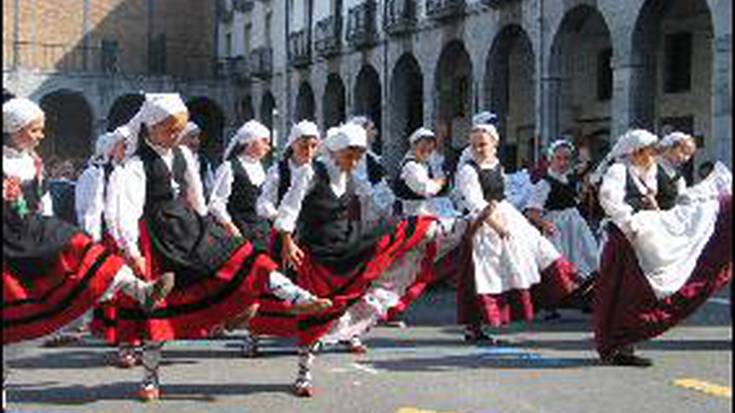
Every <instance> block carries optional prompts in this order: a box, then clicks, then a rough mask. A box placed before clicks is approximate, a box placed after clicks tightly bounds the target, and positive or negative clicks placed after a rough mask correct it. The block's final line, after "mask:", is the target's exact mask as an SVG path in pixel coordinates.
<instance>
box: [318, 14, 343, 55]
mask: <svg viewBox="0 0 735 413" xmlns="http://www.w3.org/2000/svg"><path fill="white" fill-rule="evenodd" d="M341 46H342V18H341V16H334V15H332V16H329V17H327V18H324V19H321V20H319V21H318V22H317V23H316V27H315V28H314V51H315V52H316V54H318V55H319V56H324V57H328V56H333V55H335V54H337V53H339V49H340V47H341Z"/></svg>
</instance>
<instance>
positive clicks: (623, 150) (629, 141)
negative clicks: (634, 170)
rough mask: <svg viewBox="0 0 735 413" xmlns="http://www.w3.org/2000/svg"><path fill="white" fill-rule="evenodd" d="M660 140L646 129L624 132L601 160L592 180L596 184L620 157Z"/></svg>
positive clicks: (591, 176)
mask: <svg viewBox="0 0 735 413" xmlns="http://www.w3.org/2000/svg"><path fill="white" fill-rule="evenodd" d="M656 142H658V137H657V136H656V135H654V134H653V133H651V132H649V131H647V130H645V129H631V130H629V131H627V132H625V133H624V134H622V135H621V136H620V137H619V138H618V140H617V142H615V146H613V148H612V149H611V150H610V152H608V154H607V155H605V158H603V159H602V161H600V164H599V165H597V168H595V171H594V172H593V173H592V174H591V175H590V182H592V183H593V184H596V183H598V182H600V181H601V180H602V177H603V176H604V175H605V172H607V169H608V168H610V166H611V165H612V164H613V163H614V162H615V161H616V160H618V159H622V158H624V157H626V156H628V155H630V154H632V153H633V152H635V151H637V150H638V149H641V148H645V147H646V146H651V145H653V144H655V143H656Z"/></svg>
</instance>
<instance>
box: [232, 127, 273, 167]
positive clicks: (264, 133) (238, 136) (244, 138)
mask: <svg viewBox="0 0 735 413" xmlns="http://www.w3.org/2000/svg"><path fill="white" fill-rule="evenodd" d="M270 137H271V131H270V130H269V129H268V128H267V127H266V126H265V125H263V124H262V123H260V122H258V121H257V120H255V119H253V120H249V121H247V122H245V124H244V125H242V126H240V129H238V130H237V132H235V136H233V137H232V138H230V143H229V144H228V145H227V149H225V154H224V158H225V160H227V159H229V158H230V156H231V155H232V151H233V150H234V149H235V147H237V146H238V145H247V144H249V143H250V142H252V141H254V140H256V139H258V138H268V139H270Z"/></svg>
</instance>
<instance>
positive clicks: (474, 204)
mask: <svg viewBox="0 0 735 413" xmlns="http://www.w3.org/2000/svg"><path fill="white" fill-rule="evenodd" d="M456 188H457V190H458V191H459V193H460V195H461V198H462V202H463V204H464V206H465V208H467V209H468V210H469V211H470V214H471V215H474V214H477V213H479V212H480V211H481V210H483V209H485V207H486V206H487V205H488V202H487V201H486V200H485V197H484V195H483V193H482V186H481V185H480V179H479V177H478V176H477V172H475V170H474V168H472V166H470V165H467V164H465V165H463V166H462V167H461V168H460V169H459V172H458V174H457V187H456Z"/></svg>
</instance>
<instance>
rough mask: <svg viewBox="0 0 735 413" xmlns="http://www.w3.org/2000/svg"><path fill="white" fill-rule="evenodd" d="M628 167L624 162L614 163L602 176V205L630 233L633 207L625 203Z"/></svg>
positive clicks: (600, 196) (600, 199)
mask: <svg viewBox="0 0 735 413" xmlns="http://www.w3.org/2000/svg"><path fill="white" fill-rule="evenodd" d="M626 174H627V171H626V167H625V165H624V164H622V163H616V164H614V165H612V166H611V167H610V168H609V169H608V170H607V172H605V175H604V176H603V177H602V184H601V185H600V193H599V201H600V206H601V207H602V209H603V210H604V211H605V214H607V215H608V216H609V217H610V219H612V221H613V222H614V223H615V225H617V226H618V227H619V228H620V229H621V230H622V231H623V232H625V233H630V232H631V230H632V228H631V226H630V225H631V217H632V215H633V207H631V206H630V205H628V204H627V203H625V179H626Z"/></svg>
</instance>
